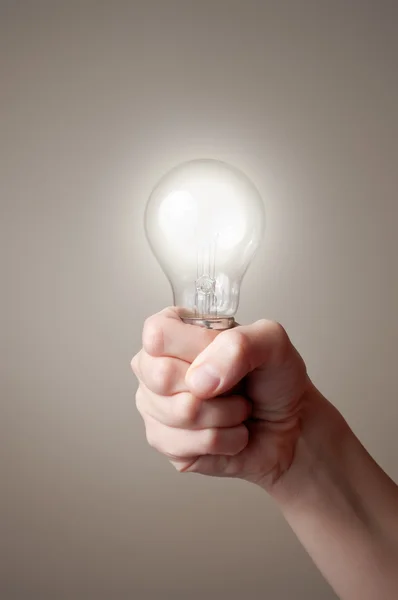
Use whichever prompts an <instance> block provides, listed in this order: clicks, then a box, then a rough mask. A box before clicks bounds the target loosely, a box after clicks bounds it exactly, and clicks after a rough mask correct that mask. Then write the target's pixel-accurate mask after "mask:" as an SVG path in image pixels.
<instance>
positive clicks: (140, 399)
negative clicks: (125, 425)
mask: <svg viewBox="0 0 398 600" xmlns="http://www.w3.org/2000/svg"><path fill="white" fill-rule="evenodd" d="M135 406H136V408H137V410H138V412H139V413H140V415H143V414H144V413H145V410H144V406H145V402H144V394H143V391H142V388H141V386H140V387H139V388H138V390H137V392H136V395H135Z"/></svg>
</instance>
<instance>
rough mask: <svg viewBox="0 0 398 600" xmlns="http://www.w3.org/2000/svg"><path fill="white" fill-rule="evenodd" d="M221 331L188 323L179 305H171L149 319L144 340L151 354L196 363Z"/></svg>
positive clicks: (145, 326)
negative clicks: (184, 319) (182, 316)
mask: <svg viewBox="0 0 398 600" xmlns="http://www.w3.org/2000/svg"><path fill="white" fill-rule="evenodd" d="M219 333H220V331H215V330H211V329H206V328H204V327H199V326H197V325H190V324H187V323H184V322H183V321H182V319H181V317H180V314H179V311H178V309H177V308H176V307H168V308H165V309H164V310H162V311H161V312H159V313H157V314H155V315H153V316H152V317H149V318H148V319H147V320H146V321H145V324H144V331H143V334H142V344H143V347H144V350H145V352H147V354H149V355H150V356H153V357H161V356H164V357H170V358H178V359H180V360H184V361H186V362H188V363H192V362H193V361H194V360H195V358H196V357H197V356H198V355H199V354H200V353H201V352H203V350H205V349H206V348H207V346H209V344H211V343H212V342H213V340H215V338H216V337H217V335H218V334H219Z"/></svg>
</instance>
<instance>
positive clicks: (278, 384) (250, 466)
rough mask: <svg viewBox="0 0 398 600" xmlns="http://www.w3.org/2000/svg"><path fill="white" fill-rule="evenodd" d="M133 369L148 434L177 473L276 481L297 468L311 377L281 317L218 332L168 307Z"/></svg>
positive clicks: (149, 326) (150, 329)
mask: <svg viewBox="0 0 398 600" xmlns="http://www.w3.org/2000/svg"><path fill="white" fill-rule="evenodd" d="M132 369H133V372H134V373H135V375H136V376H137V378H138V380H139V388H138V391H137V396H136V402H137V408H138V410H139V412H140V414H141V415H142V417H143V420H144V423H145V427H146V433H147V439H148V442H149V444H150V445H151V446H153V447H154V448H155V449H157V450H158V451H159V452H161V453H162V454H164V455H166V456H167V457H168V458H169V459H170V461H171V462H172V463H173V464H174V466H175V467H176V468H177V469H178V470H179V471H181V472H195V473H201V474H205V475H213V476H217V477H223V476H224V477H239V478H242V479H246V480H248V481H251V482H253V483H257V484H259V485H262V486H265V487H268V488H269V487H271V486H272V485H273V484H274V483H275V482H276V481H277V480H279V478H280V477H281V475H282V474H283V473H285V472H286V471H287V470H288V469H289V468H290V465H291V464H292V461H293V458H294V453H295V447H296V443H297V440H298V438H299V435H300V413H301V409H302V407H303V404H304V399H305V393H306V390H307V387H308V385H309V380H308V377H307V373H306V368H305V365H304V362H303V360H302V359H301V357H300V355H299V354H298V352H297V351H296V349H295V348H294V347H293V346H292V344H291V342H290V340H289V338H288V336H287V334H286V332H285V331H284V329H283V328H282V327H281V326H280V325H278V324H277V323H273V322H270V321H266V320H261V321H258V322H256V323H254V324H252V325H250V326H246V327H242V326H238V327H236V328H234V329H231V330H227V331H222V332H221V333H220V332H216V331H211V330H207V329H203V328H200V327H196V326H193V325H187V324H185V323H183V322H182V321H181V319H180V317H179V315H178V311H177V309H175V308H168V309H166V310H164V311H162V312H161V313H159V314H157V315H155V316H153V317H150V318H149V319H148V320H147V321H146V323H145V326H144V332H143V349H142V350H141V351H140V352H139V353H138V354H137V355H136V356H135V357H134V358H133V360H132Z"/></svg>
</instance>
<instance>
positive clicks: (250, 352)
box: [185, 319, 290, 398]
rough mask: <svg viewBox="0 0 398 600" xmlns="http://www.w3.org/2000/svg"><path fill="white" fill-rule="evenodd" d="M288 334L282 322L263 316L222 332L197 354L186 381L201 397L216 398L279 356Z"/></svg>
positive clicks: (190, 388)
mask: <svg viewBox="0 0 398 600" xmlns="http://www.w3.org/2000/svg"><path fill="white" fill-rule="evenodd" d="M287 344H290V342H289V338H288V336H287V334H286V332H285V330H284V329H283V327H282V326H281V325H279V324H278V323H274V322H272V321H266V320H264V319H263V320H261V321H257V322H256V323H253V324H252V325H248V326H244V327H236V328H234V329H229V330H227V331H223V332H222V333H220V334H219V335H218V336H217V337H216V339H215V340H214V341H213V342H212V343H211V344H210V345H209V346H208V347H207V348H206V349H205V350H204V351H203V352H202V353H201V354H199V356H198V357H197V358H196V360H195V361H194V362H193V363H192V365H191V366H190V368H189V369H188V371H187V374H186V378H185V382H186V384H187V386H188V388H189V390H190V392H191V393H192V394H193V395H194V396H196V397H199V398H214V397H216V396H219V395H220V394H223V393H225V392H228V391H229V390H231V389H232V388H233V387H235V386H236V385H237V384H238V383H239V382H240V381H241V380H242V379H243V378H244V377H245V376H246V375H247V374H248V373H251V372H252V371H254V370H255V369H258V368H261V367H262V366H265V365H267V364H269V362H270V361H271V362H275V360H279V359H280V357H282V355H283V354H284V352H285V350H286V347H287Z"/></svg>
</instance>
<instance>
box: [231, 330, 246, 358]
mask: <svg viewBox="0 0 398 600" xmlns="http://www.w3.org/2000/svg"><path fill="white" fill-rule="evenodd" d="M228 345H229V351H230V354H231V358H232V360H233V361H234V362H236V363H244V364H245V363H249V356H250V342H249V338H248V337H247V336H246V335H245V334H244V333H243V332H242V331H239V330H236V331H234V330H232V331H231V332H230V335H229V340H228Z"/></svg>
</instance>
